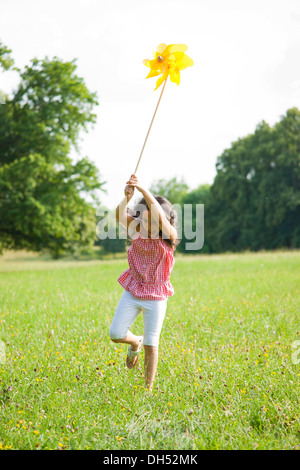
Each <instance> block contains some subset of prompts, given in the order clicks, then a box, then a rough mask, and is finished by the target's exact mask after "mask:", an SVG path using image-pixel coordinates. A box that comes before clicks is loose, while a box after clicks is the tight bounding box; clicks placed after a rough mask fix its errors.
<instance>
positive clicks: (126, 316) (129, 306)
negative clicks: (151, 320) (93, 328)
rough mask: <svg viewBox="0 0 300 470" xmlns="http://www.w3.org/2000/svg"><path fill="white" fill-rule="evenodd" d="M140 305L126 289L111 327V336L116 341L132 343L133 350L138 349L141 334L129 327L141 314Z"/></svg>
mask: <svg viewBox="0 0 300 470" xmlns="http://www.w3.org/2000/svg"><path fill="white" fill-rule="evenodd" d="M139 310H140V309H139V306H138V305H137V302H136V300H135V299H134V297H133V296H132V295H131V294H130V293H129V292H127V291H124V292H123V294H122V297H121V299H120V302H119V304H118V307H117V309H116V312H115V315H114V318H113V320H112V322H111V325H110V329H109V337H110V339H111V340H112V341H114V342H115V343H127V344H131V346H132V349H133V350H135V351H136V350H137V349H138V345H139V340H140V338H141V337H140V336H136V335H134V334H133V333H131V331H129V328H130V327H131V325H132V323H133V322H134V320H135V319H136V317H137V316H138V314H139Z"/></svg>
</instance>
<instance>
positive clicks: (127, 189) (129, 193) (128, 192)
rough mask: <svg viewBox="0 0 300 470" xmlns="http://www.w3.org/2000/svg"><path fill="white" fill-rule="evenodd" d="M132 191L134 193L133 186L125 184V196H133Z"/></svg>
mask: <svg viewBox="0 0 300 470" xmlns="http://www.w3.org/2000/svg"><path fill="white" fill-rule="evenodd" d="M133 193H134V187H133V186H129V185H128V184H127V185H126V186H125V189H124V194H125V196H127V197H132V196H133Z"/></svg>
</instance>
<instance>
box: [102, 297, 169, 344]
mask: <svg viewBox="0 0 300 470" xmlns="http://www.w3.org/2000/svg"><path fill="white" fill-rule="evenodd" d="M167 300H168V299H167V298H166V299H164V300H142V299H138V298H136V297H133V295H132V294H130V292H128V291H126V290H125V291H124V292H123V294H122V297H121V299H120V302H119V304H118V306H117V310H116V312H115V315H114V318H113V320H112V323H111V325H110V329H109V337H110V339H114V340H116V339H123V338H125V337H126V336H127V333H128V331H129V328H130V327H131V325H132V323H133V322H134V320H135V319H136V317H137V316H138V314H139V313H140V312H141V311H143V312H144V335H143V336H144V345H146V346H156V347H158V345H159V336H160V332H161V329H162V325H163V321H164V318H165V313H166V310H167Z"/></svg>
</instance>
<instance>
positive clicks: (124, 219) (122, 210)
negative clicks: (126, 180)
mask: <svg viewBox="0 0 300 470" xmlns="http://www.w3.org/2000/svg"><path fill="white" fill-rule="evenodd" d="M124 194H125V197H124V198H123V199H122V201H121V202H120V204H119V205H118V207H117V208H116V219H117V220H118V222H120V224H122V225H123V227H125V228H126V229H128V227H129V224H130V223H131V222H132V221H133V220H135V219H134V217H132V216H131V215H129V214H128V213H127V206H128V203H129V201H130V199H131V198H132V196H133V194H134V187H133V186H130V185H126V186H125V189H124Z"/></svg>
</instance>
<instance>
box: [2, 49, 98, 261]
mask: <svg viewBox="0 0 300 470" xmlns="http://www.w3.org/2000/svg"><path fill="white" fill-rule="evenodd" d="M1 54H2V55H1ZM0 57H1V60H0V64H1V65H2V67H4V68H6V69H7V67H8V66H9V63H11V62H9V60H10V59H9V56H8V49H7V48H5V47H4V46H3V45H0ZM76 60H77V59H74V60H72V61H71V62H63V61H61V60H59V59H58V58H57V57H54V59H53V60H50V59H49V58H48V57H46V58H45V59H43V60H38V59H36V58H34V59H33V60H32V61H31V65H29V66H26V67H25V69H24V71H23V72H22V73H20V83H19V86H18V88H17V90H16V91H14V93H13V97H12V98H11V99H7V100H6V103H5V104H4V105H0V155H1V160H0V248H1V249H3V248H12V249H21V248H26V249H31V250H37V251H40V250H42V249H48V250H49V251H50V252H51V253H52V254H53V256H55V257H58V256H60V255H61V254H63V253H65V252H72V253H77V252H79V251H81V250H86V249H91V247H92V246H93V244H94V241H95V239H96V233H95V210H96V209H95V207H94V204H99V200H98V191H99V189H100V190H103V188H102V186H103V185H104V182H100V174H99V171H98V169H97V167H96V166H95V165H94V164H93V163H92V162H91V161H89V159H88V158H87V157H83V158H79V159H78V161H77V162H74V161H73V160H72V159H71V157H70V156H69V153H70V150H71V148H72V146H73V147H74V148H75V149H76V150H77V152H79V149H78V139H79V134H80V132H81V130H84V131H87V130H88V124H90V123H91V124H94V123H95V119H96V115H95V114H93V113H92V108H93V107H94V106H95V105H98V101H97V96H96V93H91V92H90V91H89V90H88V89H87V87H86V85H85V84H84V81H83V79H82V78H81V77H78V76H77V75H76V73H75V71H76V68H77V66H76V64H75V62H76ZM3 64H4V65H3ZM87 196H89V197H90V198H91V199H92V201H93V203H88V202H87V201H86V199H85V197H87Z"/></svg>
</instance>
